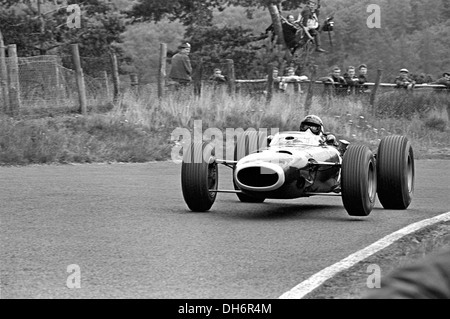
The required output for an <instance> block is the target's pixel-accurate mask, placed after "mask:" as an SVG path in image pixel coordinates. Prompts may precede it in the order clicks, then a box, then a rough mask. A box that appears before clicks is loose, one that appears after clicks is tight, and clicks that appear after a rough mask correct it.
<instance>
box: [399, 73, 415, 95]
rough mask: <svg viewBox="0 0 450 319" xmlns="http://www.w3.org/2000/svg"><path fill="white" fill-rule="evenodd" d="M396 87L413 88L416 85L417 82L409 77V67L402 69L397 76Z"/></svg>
mask: <svg viewBox="0 0 450 319" xmlns="http://www.w3.org/2000/svg"><path fill="white" fill-rule="evenodd" d="M395 84H396V85H397V86H396V88H398V89H405V90H412V89H414V86H415V85H416V82H415V81H414V80H413V79H411V78H410V77H409V71H408V70H407V69H401V70H400V75H399V76H398V77H396V78H395Z"/></svg>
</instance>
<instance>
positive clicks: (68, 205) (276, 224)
mask: <svg viewBox="0 0 450 319" xmlns="http://www.w3.org/2000/svg"><path fill="white" fill-rule="evenodd" d="M180 168H181V167H180V166H179V165H176V164H173V163H169V162H166V163H147V164H113V165H107V164H104V165H66V166H28V167H0V209H1V210H0V240H1V241H0V261H1V265H0V267H1V273H0V280H1V283H0V287H1V291H0V293H1V296H0V298H188V299H189V298H225V299H234V298H262V299H264V298H269V299H272V298H278V297H279V296H281V295H282V294H283V293H285V292H287V291H289V290H290V289H292V288H293V287H295V286H296V285H298V284H299V283H300V282H302V281H304V280H306V279H307V278H309V277H310V276H312V275H313V274H315V273H317V272H319V271H320V270H322V269H324V268H326V267H328V266H330V265H332V264H334V263H336V262H338V261H340V260H342V259H343V258H345V257H347V256H349V255H351V254H353V253H355V252H356V251H358V250H360V249H363V248H364V247H366V246H368V245H370V244H372V243H374V242H376V241H377V240H379V239H380V238H382V237H384V236H386V235H389V234H391V233H392V232H395V231H397V230H399V229H401V228H403V227H405V226H407V225H409V224H411V223H414V222H418V221H421V220H424V219H428V218H431V217H433V216H437V215H439V214H442V213H444V212H448V211H449V207H450V196H449V194H450V192H449V184H450V177H449V174H448V172H449V171H450V161H431V160H430V161H416V185H415V186H416V187H415V195H414V199H413V202H412V204H411V206H410V208H409V209H408V210H406V211H393V210H383V209H382V208H381V206H380V204H379V203H377V205H376V207H375V209H374V211H373V212H372V214H371V215H370V216H369V217H366V218H352V217H349V216H348V215H347V213H346V212H345V210H344V209H343V206H342V202H341V199H340V198H338V197H337V198H335V197H314V198H309V199H298V200H294V201H280V200H268V201H267V202H265V203H263V204H243V203H240V202H239V201H238V200H237V198H236V196H235V195H234V194H219V195H218V199H217V201H216V203H215V204H214V206H213V208H212V211H211V212H209V213H201V214H198V213H191V212H189V211H188V210H187V207H186V205H185V203H184V201H183V198H182V195H181V185H180ZM220 172H221V173H220V187H221V188H232V183H231V171H230V170H229V169H228V168H226V167H221V170H220ZM69 265H77V266H79V269H80V272H81V288H79V289H69V288H68V287H67V285H66V284H67V280H68V277H69V276H70V275H71V274H72V273H70V272H68V266H69Z"/></svg>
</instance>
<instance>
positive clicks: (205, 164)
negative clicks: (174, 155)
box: [181, 142, 219, 212]
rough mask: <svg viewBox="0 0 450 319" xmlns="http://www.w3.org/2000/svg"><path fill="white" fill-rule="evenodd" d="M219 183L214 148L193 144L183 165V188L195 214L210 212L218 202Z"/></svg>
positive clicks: (186, 200) (203, 144) (184, 194)
mask: <svg viewBox="0 0 450 319" xmlns="http://www.w3.org/2000/svg"><path fill="white" fill-rule="evenodd" d="M218 182H219V174H218V167H217V163H216V162H215V160H214V147H213V146H212V145H211V144H208V143H205V142H203V143H192V144H191V145H190V147H189V148H188V149H187V150H186V153H185V154H184V156H183V163H182V165H181V186H182V190H183V197H184V201H185V202H186V204H187V206H188V207H189V209H190V210H192V211H193V212H205V211H208V210H209V209H210V208H211V207H212V205H213V204H214V201H215V200H216V196H217V192H215V190H217V187H218Z"/></svg>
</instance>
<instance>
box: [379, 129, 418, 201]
mask: <svg viewBox="0 0 450 319" xmlns="http://www.w3.org/2000/svg"><path fill="white" fill-rule="evenodd" d="M377 171H378V199H379V200H380V203H381V205H383V207H384V208H385V209H406V208H408V206H409V204H411V201H412V197H413V192H414V174H415V170H414V154H413V149H412V146H411V143H410V142H409V141H408V139H407V138H406V137H404V136H399V135H394V136H388V137H386V138H384V139H382V140H381V142H380V146H379V147H378V153H377Z"/></svg>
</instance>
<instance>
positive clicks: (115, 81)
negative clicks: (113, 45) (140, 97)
mask: <svg viewBox="0 0 450 319" xmlns="http://www.w3.org/2000/svg"><path fill="white" fill-rule="evenodd" d="M110 57H111V67H112V79H113V90H114V91H113V92H114V93H113V94H114V102H117V100H118V98H119V94H120V79H119V64H118V63H117V56H116V54H115V53H114V52H111V55H110Z"/></svg>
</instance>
